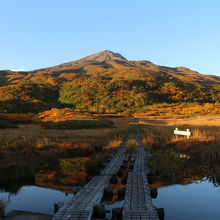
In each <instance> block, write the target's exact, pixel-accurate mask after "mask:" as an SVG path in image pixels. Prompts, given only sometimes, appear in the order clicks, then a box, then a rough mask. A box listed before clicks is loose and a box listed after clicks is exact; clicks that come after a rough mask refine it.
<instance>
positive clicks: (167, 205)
mask: <svg viewBox="0 0 220 220" xmlns="http://www.w3.org/2000/svg"><path fill="white" fill-rule="evenodd" d="M158 191H159V194H158V195H159V196H158V197H157V199H155V200H154V204H155V206H156V207H163V208H164V209H165V220H176V219H178V220H197V219H198V220H209V219H210V220H219V219H220V209H219V204H220V188H217V187H213V184H212V183H211V182H209V181H208V180H203V181H198V182H195V183H192V184H189V185H172V186H166V187H161V188H159V190H158Z"/></svg>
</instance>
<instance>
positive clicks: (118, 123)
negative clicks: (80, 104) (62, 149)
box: [0, 118, 131, 150]
mask: <svg viewBox="0 0 220 220" xmlns="http://www.w3.org/2000/svg"><path fill="white" fill-rule="evenodd" d="M108 120H109V119H108ZM110 120H112V121H113V122H114V124H115V128H105V129H102V128H100V129H80V130H62V131H61V130H57V129H45V128H43V127H41V126H40V125H38V124H22V125H18V127H19V128H17V129H1V130H0V142H1V146H0V147H1V149H3V150H6V149H7V148H9V147H10V148H17V146H27V147H30V148H31V147H32V148H33V147H34V148H37V149H41V148H44V147H45V146H57V145H59V146H62V143H63V144H67V143H73V145H74V146H76V145H77V144H78V145H79V146H80V145H81V144H83V143H90V144H91V145H95V144H98V145H104V144H106V143H107V142H108V141H109V140H112V139H114V138H115V137H117V136H118V135H119V134H123V133H126V131H127V129H128V127H129V123H130V120H131V119H130V118H114V119H110ZM114 141H115V143H112V145H117V144H118V141H119V140H117V141H116V140H114Z"/></svg>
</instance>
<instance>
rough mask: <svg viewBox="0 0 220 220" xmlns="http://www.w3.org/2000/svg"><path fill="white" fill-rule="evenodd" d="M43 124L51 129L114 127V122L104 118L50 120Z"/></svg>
mask: <svg viewBox="0 0 220 220" xmlns="http://www.w3.org/2000/svg"><path fill="white" fill-rule="evenodd" d="M43 126H44V127H45V128H50V129H89V128H112V127H114V125H113V122H111V121H108V120H103V119H97V120H70V121H60V122H50V123H46V124H43Z"/></svg>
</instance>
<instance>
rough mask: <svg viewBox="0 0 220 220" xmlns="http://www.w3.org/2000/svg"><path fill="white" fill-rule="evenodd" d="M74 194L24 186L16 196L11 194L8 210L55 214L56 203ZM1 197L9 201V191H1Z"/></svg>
mask: <svg viewBox="0 0 220 220" xmlns="http://www.w3.org/2000/svg"><path fill="white" fill-rule="evenodd" d="M71 197H72V195H71V194H69V195H68V196H66V195H65V193H63V192H60V191H57V190H52V189H47V188H42V187H36V186H24V187H22V188H21V190H20V191H19V192H18V194H17V195H16V196H13V195H11V196H10V202H9V203H8V205H7V209H6V211H7V212H9V211H11V210H25V211H32V212H39V213H44V214H53V207H54V203H57V202H65V201H66V200H68V199H69V198H71ZM0 199H4V200H5V201H8V193H6V192H3V193H0Z"/></svg>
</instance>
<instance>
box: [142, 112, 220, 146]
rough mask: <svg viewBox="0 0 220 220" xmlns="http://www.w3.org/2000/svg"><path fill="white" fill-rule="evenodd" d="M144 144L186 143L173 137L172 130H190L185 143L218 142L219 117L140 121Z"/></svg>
mask: <svg viewBox="0 0 220 220" xmlns="http://www.w3.org/2000/svg"><path fill="white" fill-rule="evenodd" d="M139 124H140V125H141V128H142V130H143V133H144V135H143V142H144V144H148V145H150V144H152V143H156V142H161V141H162V142H168V141H169V142H170V141H171V142H178V141H186V140H187V139H186V138H185V137H178V138H176V137H175V136H174V129H175V128H176V127H177V128H178V129H179V130H186V129H190V131H191V136H190V138H189V140H187V141H220V116H218V115H216V116H197V117H191V118H185V119H144V118H143V119H141V120H140V122H139Z"/></svg>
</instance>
